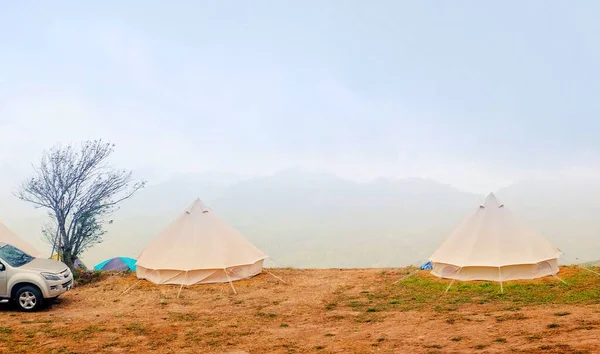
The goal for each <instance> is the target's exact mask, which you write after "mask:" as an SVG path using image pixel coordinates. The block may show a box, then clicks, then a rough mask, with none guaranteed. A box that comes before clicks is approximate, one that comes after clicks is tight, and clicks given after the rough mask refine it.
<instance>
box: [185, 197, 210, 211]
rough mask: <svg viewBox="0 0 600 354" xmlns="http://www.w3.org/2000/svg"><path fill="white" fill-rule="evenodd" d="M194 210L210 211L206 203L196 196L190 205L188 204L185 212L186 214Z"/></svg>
mask: <svg viewBox="0 0 600 354" xmlns="http://www.w3.org/2000/svg"><path fill="white" fill-rule="evenodd" d="M194 211H196V212H198V211H199V212H202V213H208V212H209V211H210V208H209V207H208V206H207V205H206V204H204V203H203V202H202V200H200V198H196V200H194V202H193V203H192V205H190V206H189V208H187V209H186V211H185V212H186V214H191V213H192V212H194Z"/></svg>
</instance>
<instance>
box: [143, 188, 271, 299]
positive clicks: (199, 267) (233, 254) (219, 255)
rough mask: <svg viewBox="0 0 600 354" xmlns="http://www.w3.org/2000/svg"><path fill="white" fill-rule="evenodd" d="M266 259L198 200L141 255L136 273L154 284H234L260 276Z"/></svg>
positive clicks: (265, 256)
mask: <svg viewBox="0 0 600 354" xmlns="http://www.w3.org/2000/svg"><path fill="white" fill-rule="evenodd" d="M266 258H267V255H265V254H264V253H263V252H261V251H260V250H259V249H258V248H256V247H255V246H254V245H253V244H252V243H250V242H249V241H248V240H247V239H246V238H244V236H242V235H241V234H240V233H239V232H238V231H237V230H235V229H233V228H232V227H231V226H229V225H227V223H226V222H225V221H223V220H222V219H221V218H219V217H218V216H217V215H216V214H215V213H214V212H213V211H212V210H211V209H209V208H208V207H206V206H205V205H204V204H203V203H202V202H201V201H200V199H196V201H194V203H193V204H192V205H191V206H190V207H189V208H188V209H187V210H186V211H185V212H184V213H182V214H181V215H180V216H179V217H178V218H177V219H176V220H175V221H174V222H172V223H171V224H170V225H169V226H168V227H167V228H166V229H165V230H164V231H163V232H162V233H160V234H159V235H158V236H157V237H156V238H154V239H153V240H152V241H151V242H150V243H149V244H148V246H147V247H146V248H145V249H144V250H143V251H142V253H141V254H140V256H139V257H138V261H137V264H136V268H137V269H136V272H137V276H138V278H140V279H147V280H149V281H151V282H153V283H155V284H177V285H182V286H183V285H193V284H199V283H221V282H231V281H235V280H240V279H245V278H249V277H252V276H255V275H257V274H259V273H260V272H261V271H262V268H263V261H264V260H265V259H266ZM234 291H235V290H234Z"/></svg>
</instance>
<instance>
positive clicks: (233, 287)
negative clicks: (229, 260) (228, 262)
mask: <svg viewBox="0 0 600 354" xmlns="http://www.w3.org/2000/svg"><path fill="white" fill-rule="evenodd" d="M223 271H224V272H225V275H226V276H227V280H229V285H231V290H233V293H234V294H236V295H237V291H235V286H233V282H232V281H231V278H230V277H229V273H227V269H225V268H223Z"/></svg>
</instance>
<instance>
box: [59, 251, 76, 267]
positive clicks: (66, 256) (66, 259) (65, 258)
mask: <svg viewBox="0 0 600 354" xmlns="http://www.w3.org/2000/svg"><path fill="white" fill-rule="evenodd" d="M61 260H62V262H63V263H64V264H66V265H67V267H69V268H70V269H71V271H72V270H74V269H75V257H73V255H72V254H71V250H64V251H63V252H62V259H61Z"/></svg>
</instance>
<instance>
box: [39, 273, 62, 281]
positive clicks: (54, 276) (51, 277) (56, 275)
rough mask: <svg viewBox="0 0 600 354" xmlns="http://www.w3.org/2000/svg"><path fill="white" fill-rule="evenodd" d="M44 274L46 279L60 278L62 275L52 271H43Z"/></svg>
mask: <svg viewBox="0 0 600 354" xmlns="http://www.w3.org/2000/svg"><path fill="white" fill-rule="evenodd" d="M42 276H43V277H44V278H45V279H46V280H60V277H59V276H58V274H52V273H42Z"/></svg>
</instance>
